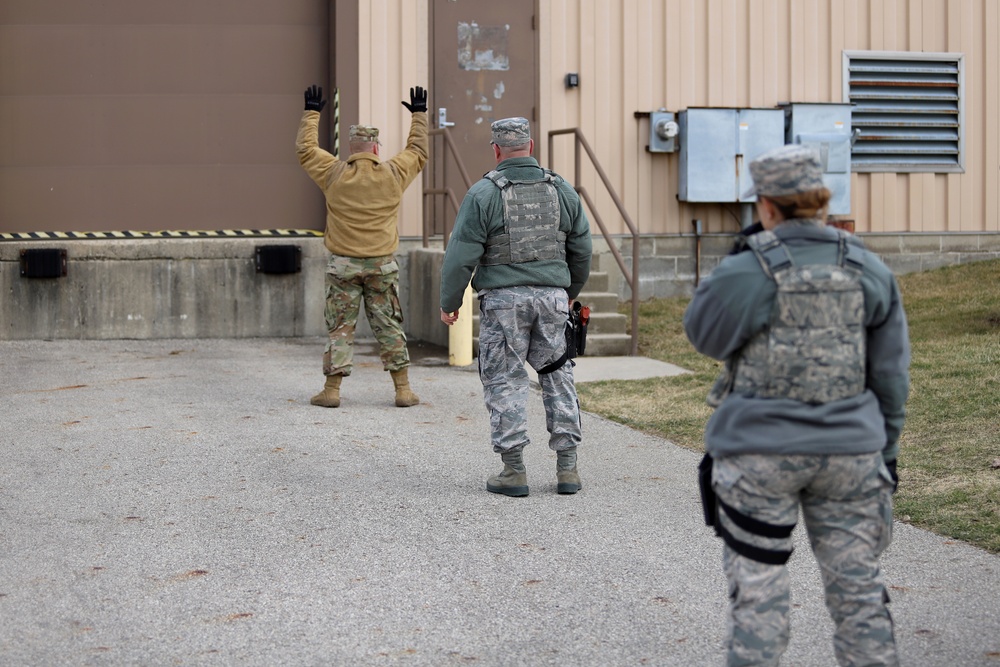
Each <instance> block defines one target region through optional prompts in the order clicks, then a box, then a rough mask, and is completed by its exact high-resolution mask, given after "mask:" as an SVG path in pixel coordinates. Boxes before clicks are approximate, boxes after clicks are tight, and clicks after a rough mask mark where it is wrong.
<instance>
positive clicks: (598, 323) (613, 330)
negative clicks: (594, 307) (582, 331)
mask: <svg viewBox="0 0 1000 667" xmlns="http://www.w3.org/2000/svg"><path fill="white" fill-rule="evenodd" d="M627 323H628V318H627V317H625V316H624V315H621V314H619V313H598V312H594V311H591V313H590V324H589V325H588V326H587V336H588V337H589V336H593V335H594V334H623V333H625V330H626V325H627Z"/></svg>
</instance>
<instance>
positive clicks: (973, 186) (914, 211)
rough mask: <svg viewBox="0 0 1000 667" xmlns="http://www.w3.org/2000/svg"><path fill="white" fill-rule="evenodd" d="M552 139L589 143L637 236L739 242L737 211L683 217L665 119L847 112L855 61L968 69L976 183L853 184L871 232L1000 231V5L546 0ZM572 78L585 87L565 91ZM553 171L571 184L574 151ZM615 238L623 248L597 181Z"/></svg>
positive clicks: (908, 180)
mask: <svg viewBox="0 0 1000 667" xmlns="http://www.w3.org/2000/svg"><path fill="white" fill-rule="evenodd" d="M539 23H540V27H541V33H540V34H541V70H542V71H541V76H540V80H541V122H540V125H541V129H542V131H543V132H544V131H548V130H552V129H558V128H567V127H580V128H582V130H583V132H584V134H585V136H586V137H587V138H588V140H589V141H590V143H591V145H592V146H593V148H594V150H595V152H596V153H597V155H598V157H599V159H600V161H601V163H602V164H603V166H604V169H605V171H606V172H607V173H608V174H609V176H610V178H611V179H612V181H614V183H615V187H616V188H617V189H618V191H619V192H620V193H621V195H622V197H623V199H624V201H625V204H626V207H627V210H628V211H629V213H630V215H631V217H632V218H633V220H635V221H636V222H637V224H638V226H639V229H640V231H641V232H642V233H654V234H662V233H678V232H682V233H684V232H690V231H691V220H692V219H694V218H699V219H701V220H703V222H704V223H705V231H706V232H723V231H733V230H735V229H736V228H737V227H736V223H735V219H736V216H737V215H738V211H737V210H736V208H735V205H721V204H701V205H689V204H684V203H680V202H678V201H677V198H676V195H677V187H678V178H677V156H676V155H651V154H649V153H647V152H646V151H645V146H646V144H647V143H648V133H649V128H648V120H646V119H643V118H640V119H637V118H635V115H634V114H635V112H637V111H652V110H656V109H658V108H661V107H664V108H666V109H668V110H671V111H679V110H682V109H685V108H688V107H698V106H721V107H773V106H775V105H776V104H777V103H779V102H785V101H793V102H843V101H844V100H843V93H842V89H843V76H842V52H843V51H844V50H851V51H853V50H876V51H917V52H949V53H962V54H964V56H965V60H964V65H965V120H964V136H965V150H966V157H965V173H958V174H933V173H920V174H895V173H877V174H858V173H855V174H853V176H852V186H851V191H852V205H851V211H852V215H851V217H853V218H854V219H855V220H856V228H857V230H858V231H861V232H868V231H872V232H895V231H912V232H951V231H963V232H978V231H988V232H997V231H1000V212H998V208H1000V207H998V194H997V193H998V192H1000V129H998V127H997V125H998V122H997V121H998V119H1000V101H998V95H1000V51H998V42H1000V3H998V2H996V0H880V1H874V0H872V1H868V0H704V1H703V0H622V1H621V2H602V1H599V0H589V1H588V0H540V1H539ZM567 72H578V73H579V74H580V87H579V88H576V89H567V88H565V87H564V85H563V77H564V76H565V74H566V73H567ZM556 146H557V149H556V151H555V152H556V155H555V156H554V157H555V160H554V163H553V166H554V167H555V169H556V170H557V171H561V172H563V173H566V172H570V173H571V172H572V168H573V157H572V153H571V151H570V146H571V141H570V140H569V139H567V138H562V139H559V140H558V141H557V144H556ZM584 173H585V178H584V182H583V185H584V186H585V187H586V188H587V189H588V190H589V191H590V192H591V193H595V194H597V193H601V194H600V196H599V197H598V200H597V201H598V207H599V209H600V210H601V211H602V215H603V216H604V218H605V221H606V222H607V223H608V225H609V227H611V231H612V232H615V231H617V232H624V231H625V228H624V225H623V224H622V223H621V222H620V219H619V218H618V216H617V215H612V214H613V213H614V210H615V209H614V207H613V205H612V203H611V200H610V199H609V198H608V197H607V196H605V195H603V192H602V191H603V187H602V186H600V184H599V182H598V180H597V178H596V176H595V175H594V172H593V171H592V170H589V169H586V168H585V169H584Z"/></svg>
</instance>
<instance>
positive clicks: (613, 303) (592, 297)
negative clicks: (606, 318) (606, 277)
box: [576, 292, 618, 313]
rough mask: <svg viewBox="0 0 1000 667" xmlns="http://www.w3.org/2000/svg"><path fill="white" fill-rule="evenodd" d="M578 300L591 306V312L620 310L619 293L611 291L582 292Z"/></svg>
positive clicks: (615, 311) (614, 311)
mask: <svg viewBox="0 0 1000 667" xmlns="http://www.w3.org/2000/svg"><path fill="white" fill-rule="evenodd" d="M576 300H577V301H579V302H580V303H582V304H583V305H585V306H590V310H591V312H599V313H617V312H618V295H617V294H612V293H611V292H580V296H578V297H576Z"/></svg>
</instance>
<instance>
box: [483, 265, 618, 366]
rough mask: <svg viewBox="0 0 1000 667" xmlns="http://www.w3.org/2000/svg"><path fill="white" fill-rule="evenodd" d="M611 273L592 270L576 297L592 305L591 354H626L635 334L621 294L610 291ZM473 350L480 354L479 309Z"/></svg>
mask: <svg viewBox="0 0 1000 667" xmlns="http://www.w3.org/2000/svg"><path fill="white" fill-rule="evenodd" d="M608 284H609V281H608V274H607V273H606V272H603V271H591V273H590V278H589V279H588V280H587V284H586V285H584V286H583V291H582V292H580V296H579V297H578V298H577V301H579V302H581V303H582V304H583V305H585V306H590V325H589V326H588V327H587V352H586V354H585V356H588V357H627V356H628V354H629V351H630V350H631V348H632V337H631V336H629V335H628V333H627V326H628V317H627V316H625V315H622V314H621V313H619V312H618V295H617V294H615V293H613V292H611V291H609V287H608ZM472 352H473V354H475V355H478V354H479V309H478V307H477V308H476V314H475V315H474V316H473V318H472Z"/></svg>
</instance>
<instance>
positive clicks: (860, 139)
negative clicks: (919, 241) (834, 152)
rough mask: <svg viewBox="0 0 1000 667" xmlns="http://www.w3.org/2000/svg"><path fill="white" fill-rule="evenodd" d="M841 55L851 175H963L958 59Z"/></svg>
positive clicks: (959, 59)
mask: <svg viewBox="0 0 1000 667" xmlns="http://www.w3.org/2000/svg"><path fill="white" fill-rule="evenodd" d="M909 55H910V54H908V53H892V54H887V55H878V54H874V53H872V52H861V53H854V54H848V53H845V54H844V60H845V66H846V70H847V71H846V76H845V81H846V82H847V85H846V87H847V91H846V95H847V97H848V99H849V101H850V102H851V103H852V104H854V107H853V109H852V110H851V124H852V125H853V127H854V129H855V130H856V131H858V132H859V134H858V136H857V140H856V142H855V143H854V146H853V148H852V149H851V165H852V168H853V170H854V171H897V172H914V171H949V172H950V171H962V170H963V165H964V156H963V155H962V57H961V56H960V55H956V54H934V55H930V57H929V54H916V55H917V57H913V58H911V57H909Z"/></svg>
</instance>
